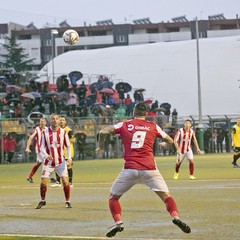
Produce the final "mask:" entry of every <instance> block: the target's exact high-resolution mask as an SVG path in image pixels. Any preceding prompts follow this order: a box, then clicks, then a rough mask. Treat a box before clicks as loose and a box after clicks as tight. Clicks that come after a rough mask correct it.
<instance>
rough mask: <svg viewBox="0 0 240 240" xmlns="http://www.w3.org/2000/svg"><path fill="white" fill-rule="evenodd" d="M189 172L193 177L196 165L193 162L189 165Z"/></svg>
mask: <svg viewBox="0 0 240 240" xmlns="http://www.w3.org/2000/svg"><path fill="white" fill-rule="evenodd" d="M189 172H190V175H193V172H194V163H193V162H190V163H189Z"/></svg>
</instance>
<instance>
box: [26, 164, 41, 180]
mask: <svg viewBox="0 0 240 240" xmlns="http://www.w3.org/2000/svg"><path fill="white" fill-rule="evenodd" d="M39 166H40V165H39ZM39 166H38V165H37V164H35V165H34V166H33V168H32V171H31V172H30V174H29V176H28V177H29V178H32V177H33V175H34V174H35V172H36V171H37V170H38V168H39Z"/></svg>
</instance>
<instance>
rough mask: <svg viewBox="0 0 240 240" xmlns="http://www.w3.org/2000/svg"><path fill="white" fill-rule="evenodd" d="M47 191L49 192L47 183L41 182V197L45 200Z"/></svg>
mask: <svg viewBox="0 0 240 240" xmlns="http://www.w3.org/2000/svg"><path fill="white" fill-rule="evenodd" d="M46 192H47V185H45V184H43V183H41V185H40V195H41V199H42V200H43V201H45V197H46Z"/></svg>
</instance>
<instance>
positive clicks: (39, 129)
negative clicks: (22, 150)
mask: <svg viewBox="0 0 240 240" xmlns="http://www.w3.org/2000/svg"><path fill="white" fill-rule="evenodd" d="M46 124H47V120H46V118H44V117H42V118H40V125H39V126H38V127H36V128H35V129H33V132H32V134H31V136H30V137H29V138H28V141H27V146H26V152H27V153H30V152H31V150H30V145H31V143H32V141H33V139H34V138H35V153H36V157H37V160H36V163H35V164H34V166H33V168H32V170H31V172H30V173H29V175H28V177H27V181H29V182H30V183H33V179H32V177H33V175H34V174H35V172H36V171H37V170H38V168H39V167H40V166H41V165H42V162H43V158H42V156H41V155H40V146H41V139H42V133H43V131H44V130H45V128H46Z"/></svg>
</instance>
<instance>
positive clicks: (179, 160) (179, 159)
mask: <svg viewBox="0 0 240 240" xmlns="http://www.w3.org/2000/svg"><path fill="white" fill-rule="evenodd" d="M185 157H186V159H187V160H188V161H189V160H193V151H192V150H189V151H188V152H186V153H181V154H180V155H177V163H182V161H183V160H184V158H185Z"/></svg>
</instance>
